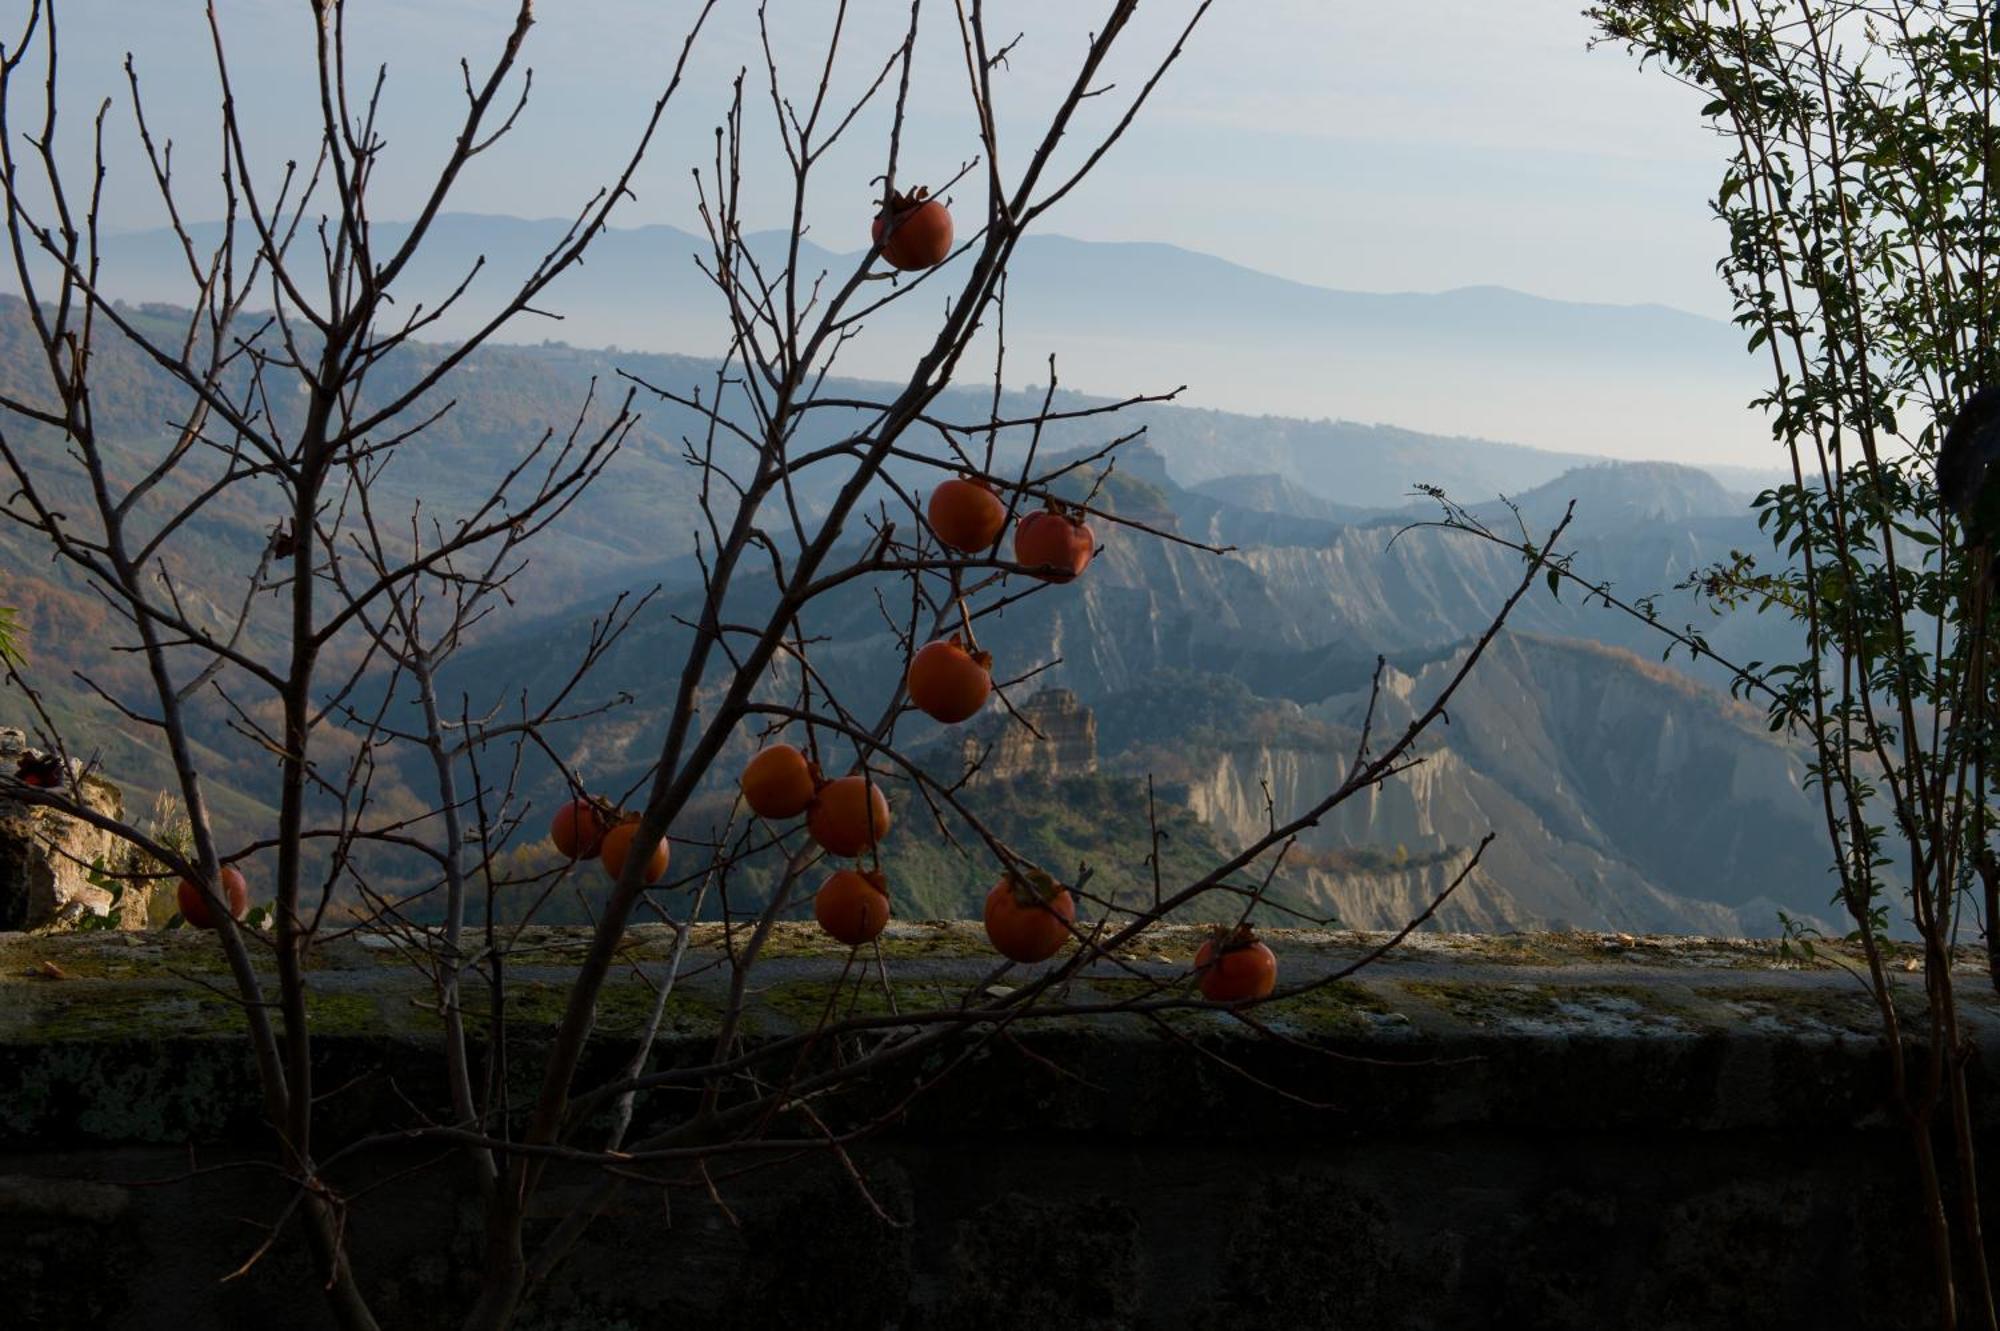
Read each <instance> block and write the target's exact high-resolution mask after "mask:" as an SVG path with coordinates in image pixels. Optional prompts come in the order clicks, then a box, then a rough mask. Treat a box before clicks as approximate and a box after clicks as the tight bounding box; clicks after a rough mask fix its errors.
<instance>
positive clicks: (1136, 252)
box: [103, 213, 1770, 466]
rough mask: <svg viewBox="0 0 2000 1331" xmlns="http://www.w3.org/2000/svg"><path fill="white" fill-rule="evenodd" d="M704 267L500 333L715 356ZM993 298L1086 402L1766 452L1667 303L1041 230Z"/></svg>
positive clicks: (884, 321) (427, 276) (528, 223)
mask: <svg viewBox="0 0 2000 1331" xmlns="http://www.w3.org/2000/svg"><path fill="white" fill-rule="evenodd" d="M567 226H568V223H567V222H566V221H557V220H553V219H551V220H524V219H520V218H510V217H499V216H490V215H483V214H471V213H451V214H445V215H443V216H441V217H439V218H438V219H437V222H436V223H435V226H434V230H433V233H432V242H431V244H429V245H428V246H427V247H426V248H425V249H424V250H423V251H421V252H420V254H419V257H418V259H417V261H416V262H415V263H414V264H413V265H412V266H411V268H410V269H409V270H408V271H407V272H406V273H405V275H404V277H403V282H404V283H405V286H404V298H405V305H406V308H407V307H408V303H409V302H412V301H416V300H423V301H425V302H426V303H427V304H435V303H436V302H437V301H438V300H439V299H440V298H442V297H443V296H444V295H445V294H447V293H448V292H450V291H451V290H453V289H454V288H455V287H456V286H457V285H458V284H459V282H460V281H461V280H463V279H464V278H465V277H466V275H467V274H468V273H469V272H470V271H471V269H472V266H473V262H474V259H475V258H478V257H483V258H484V259H485V261H486V263H485V266H484V269H483V270H482V271H481V272H480V274H479V275H478V277H476V278H475V279H474V281H473V283H472V287H471V289H470V292H469V295H468V297H467V299H466V301H465V302H463V303H462V306H461V308H459V309H458V310H456V311H454V312H453V313H451V314H449V315H447V316H446V317H445V318H444V319H443V320H442V321H441V322H440V323H438V324H437V325H436V326H435V328H434V330H433V332H432V335H433V336H436V337H440V338H450V337H455V336H462V335H464V333H465V332H466V331H467V330H468V329H469V328H470V327H471V326H473V324H474V322H476V321H477V320H479V319H481V318H483V317H484V315H483V313H482V311H484V310H486V309H488V308H490V303H491V301H492V300H493V299H494V298H495V294H496V293H497V292H499V291H500V290H501V289H502V287H503V284H504V283H506V282H509V281H511V280H514V279H515V278H517V277H518V276H519V275H521V274H525V273H526V272H528V271H530V270H531V269H532V268H533V267H534V266H535V264H536V263H537V261H539V260H540V258H541V257H542V255H543V254H544V253H546V252H547V250H548V249H549V248H551V247H552V246H553V245H554V244H555V242H556V241H557V240H558V239H559V238H560V236H561V235H562V233H563V231H564V229H565V228H566V227H567ZM377 230H378V235H379V237H380V241H381V243H383V244H389V243H393V242H394V241H395V240H396V239H397V238H398V237H399V236H400V235H401V234H403V229H402V227H401V226H400V225H399V224H396V223H378V224H377ZM194 231H195V234H196V237H197V240H198V241H199V242H200V243H201V244H203V245H213V244H215V243H216V242H217V241H218V240H219V239H220V227H219V224H205V225H201V226H197V227H195V228H194ZM866 234H867V227H866V221H865V219H862V218H859V217H857V219H856V225H855V229H854V233H853V236H852V237H851V244H848V245H846V246H844V247H843V246H841V245H840V244H838V243H836V244H835V245H833V246H832V247H822V246H821V245H820V244H818V243H816V241H815V240H807V241H805V242H802V243H801V247H800V262H801V265H802V268H803V269H804V270H805V272H806V274H807V275H812V274H817V273H818V272H820V271H822V270H826V271H830V272H834V273H839V274H845V273H846V272H848V271H850V270H851V269H852V267H853V266H854V265H855V263H857V262H858V260H859V258H860V255H861V253H862V250H861V245H862V244H863V242H864V240H865V237H866ZM747 240H748V243H749V245H750V246H751V248H752V249H753V250H754V251H756V252H757V253H758V254H759V257H760V261H761V262H764V263H766V264H768V263H769V262H771V261H772V260H773V259H775V258H776V257H777V255H778V254H780V253H782V251H783V244H784V238H783V237H781V236H779V235H778V234H777V233H769V232H767V233H760V234H755V235H752V236H750V237H748V238H747ZM706 252H707V251H706V242H705V241H704V240H702V239H700V238H698V237H696V236H694V235H692V234H690V233H689V232H686V231H683V230H681V229H679V228H676V227H672V226H666V225H659V224H656V225H650V226H642V227H635V228H630V229H617V228H614V229H612V230H609V231H607V232H605V233H604V234H603V235H602V236H601V237H600V238H599V239H598V241H597V242H596V246H595V248H594V249H593V251H592V254H591V258H590V260H589V262H588V263H587V264H585V265H584V266H582V267H580V268H577V269H575V270H573V271H572V272H571V273H569V274H566V275H565V276H564V277H563V278H562V279H560V280H559V281H558V282H557V283H556V285H555V286H554V287H552V288H551V289H550V291H549V292H547V293H546V294H545V296H544V298H542V299H541V300H538V302H537V305H538V307H541V308H545V309H550V310H553V311H555V312H557V313H560V314H561V315H562V316H563V321H562V322H561V323H556V322H553V321H550V320H545V319H535V318H527V319H524V320H523V321H521V322H519V323H517V324H516V325H514V326H512V327H510V328H509V329H508V330H507V331H506V333H505V336H507V337H510V338H513V339H516V340H523V339H525V340H533V339H536V338H538V337H542V336H556V335H560V336H561V337H562V338H563V339H564V340H566V341H569V342H573V343H577V344H579V345H595V346H606V345H616V346H620V347H628V348H637V349H640V350H643V351H650V352H674V353H682V354H694V355H708V354H713V353H714V351H715V350H716V349H717V348H719V347H720V346H721V345H722V340H723V339H722V334H723V323H722V319H721V305H720V303H719V299H718V297H717V295H716V293H715V291H714V289H713V287H712V286H711V284H710V283H709V281H708V279H707V278H706V277H705V276H703V275H702V273H701V272H700V271H699V270H698V269H697V268H696V266H695V263H694V258H693V256H694V255H695V254H697V253H704V254H705V253H706ZM183 264H184V260H183V257H182V254H181V250H180V248H179V246H178V243H177V242H176V241H175V240H174V239H173V238H172V237H171V236H170V235H169V234H168V233H166V232H161V231H152V232H136V233H131V234H128V235H122V236H117V237H112V238H110V240H109V241H108V242H107V244H106V246H105V256H104V277H103V282H104V288H105V290H107V291H108V292H110V293H112V294H114V295H120V296H122V297H123V298H125V299H127V300H132V301H151V300H166V301H179V300H185V298H186V274H185V270H184V267H183ZM950 280H951V272H950V270H946V271H945V272H943V273H940V274H938V275H937V276H936V277H935V278H933V279H931V282H930V285H929V287H928V290H930V291H935V292H937V293H940V294H942V293H945V292H947V291H949V290H950V287H949V282H950ZM1008 292H1009V304H1008V310H1007V323H1008V328H1009V341H1010V343H1012V353H1013V355H1014V356H1015V358H1016V359H1015V361H1014V363H1015V364H1018V365H1023V366H1029V365H1032V366H1040V365H1042V364H1043V363H1044V362H1045V358H1046V356H1047V355H1048V354H1049V353H1054V354H1055V355H1056V356H1057V358H1058V370H1059V373H1061V375H1062V377H1063V381H1064V382H1065V383H1067V384H1071V385H1077V386H1081V387H1084V388H1087V389H1090V390H1093V391H1097V392H1124V391H1128V390H1129V391H1136V390H1161V389H1166V388H1171V387H1173V386H1174V385H1176V384H1180V383H1186V384H1188V385H1189V386H1190V397H1189V401H1190V402H1193V403H1198V404H1203V405H1209V406H1214V407H1218V408H1225V409H1229V410H1234V411H1250V412H1267V411H1276V412H1282V413H1285V414H1289V415H1294V416H1300V417H1304V418H1307V419H1319V418H1324V417H1329V416H1332V415H1334V414H1336V413H1337V414H1339V415H1343V416H1347V417H1351V418H1356V419H1360V420H1364V421H1368V420H1372V421H1396V422H1398V423H1400V424H1402V425H1405V426H1409V427H1412V428H1414V429H1418V430H1421V431H1423V432H1426V433H1429V434H1443V435H1478V436H1484V437H1489V438H1499V439H1515V440H1521V441H1524V442H1528V443H1532V444H1535V445H1537V446H1540V447H1544V448H1550V449H1554V450H1557V451H1567V452H1579V453H1591V454H1599V455H1614V456H1619V457H1644V456H1658V457H1669V458H1682V459H1691V458H1702V459H1707V460H1721V459H1725V458H1726V459H1727V460H1728V461H1730V462H1731V463H1734V464H1740V465H1753V466H1754V465H1755V460H1756V459H1757V458H1758V457H1759V456H1760V455H1763V454H1766V453H1767V452H1768V450H1769V448H1770V434H1769V430H1768V428H1767V427H1766V426H1765V424H1764V423H1763V421H1762V420H1761V419H1759V418H1757V417H1755V416H1753V415H1752V414H1751V413H1749V412H1748V411H1747V409H1746V408H1745V405H1744V404H1745V403H1747V402H1748V401H1750V399H1751V398H1752V397H1754V396H1755V395H1756V393H1757V392H1758V391H1759V389H1760V387H1761V386H1762V382H1763V370H1762V368H1761V366H1760V365H1759V364H1758V363H1757V362H1756V361H1754V360H1753V359H1752V358H1751V357H1749V356H1748V355H1747V354H1746V353H1745V352H1744V350H1743V343H1742V337H1741V335H1740V333H1739V332H1738V331H1737V330H1736V329H1734V328H1732V327H1731V326H1730V325H1728V324H1725V323H1722V322H1719V321H1716V320H1711V319H1706V318H1703V317H1701V316H1698V315H1694V314H1689V313H1686V312H1684V311H1680V310H1675V309H1671V308H1668V307H1666V306H1660V305H1632V306H1620V305H1593V304H1584V303H1578V302H1568V301H1558V300H1550V299H1546V298H1543V297H1539V296H1532V295H1527V294H1525V293H1522V292H1518V291H1512V290H1509V289H1507V288H1503V287H1493V286H1472V287H1461V288H1457V289H1454V290H1450V291H1443V292H1435V293H1416V292H1399V293H1381V292H1363V291H1341V290H1337V289H1334V288H1328V287H1317V286H1311V285H1308V284H1306V283H1302V282H1294V281H1291V280H1289V279H1286V278H1281V277H1276V276H1272V275H1270V274H1268V273H1263V272H1258V271H1255V270H1253V269H1250V268H1244V267H1241V266H1239V265H1237V264H1234V263H1231V262H1229V261H1228V260H1225V259H1221V258H1217V257H1215V256H1213V255H1206V254H1199V253H1196V252H1194V251H1190V250H1184V249H1180V248H1178V247H1175V246H1172V245H1163V244H1157V243H1150V242H1100V241H1083V240H1075V239H1071V238H1069V237H1066V236H1061V235H1053V234H1042V233H1036V234H1030V235H1029V236H1027V237H1026V238H1024V239H1023V241H1022V242H1021V244H1020V246H1019V249H1018V252H1017V256H1016V260H1015V264H1014V267H1013V270H1012V275H1011V277H1010V281H1009V287H1008ZM937 316H938V305H937V301H936V300H934V299H931V298H930V297H928V296H923V297H919V298H917V299H915V300H912V301H906V302H901V303H899V304H898V305H897V306H895V307H893V308H891V309H890V310H887V311H884V312H882V313H881V314H880V315H879V316H877V317H875V318H872V319H871V320H870V321H869V325H868V336H867V337H866V338H863V339H862V340H860V341H859V342H857V343H855V344H854V345H853V346H852V347H851V348H850V349H849V350H847V351H846V352H845V353H844V355H845V356H846V357H847V359H846V361H845V370H846V372H847V373H850V374H857V375H861V376H864V377H866V376H871V375H874V376H882V375H891V374H894V373H896V372H898V371H900V369H901V368H902V367H903V366H905V365H907V364H908V363H909V362H910V359H911V353H912V351H913V350H914V349H915V348H916V347H918V346H919V345H921V344H923V343H926V342H927V341H928V336H929V333H930V330H931V328H932V326H933V325H934V323H935V320H936V318H937ZM983 355H984V353H983V352H982V353H976V354H975V355H974V357H973V359H972V362H971V363H975V364H976V363H979V362H980V360H981V359H982V358H983ZM1691 444H1693V445H1694V447H1692V448H1691V447H1690V445H1691Z"/></svg>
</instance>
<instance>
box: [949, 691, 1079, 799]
mask: <svg viewBox="0 0 2000 1331" xmlns="http://www.w3.org/2000/svg"><path fill="white" fill-rule="evenodd" d="M1016 710H1017V711H1019V712H1020V720H1016V719H1015V718H1013V717H1012V716H1008V715H1006V713H1005V711H1004V709H999V708H995V710H994V711H993V712H989V714H988V715H987V717H986V719H985V720H984V721H983V722H982V723H981V724H980V725H979V726H977V727H975V728H974V730H973V733H972V734H970V735H967V736H965V737H964V738H963V739H962V740H961V741H960V747H959V755H960V758H961V759H962V761H963V762H964V764H965V766H966V767H971V766H972V765H973V764H974V763H979V771H978V773H977V774H976V775H975V776H974V777H973V782H974V783H977V782H981V781H1012V780H1014V779H1015V778H1017V777H1022V776H1030V775H1034V776H1041V777H1045V778H1047V779H1049V780H1052V781H1054V780H1061V779H1063V778H1065V777H1073V776H1090V775H1092V774H1093V773H1095V772H1096V771H1097V717H1096V715H1095V714H1094V713H1093V712H1092V711H1091V710H1090V709H1089V708H1088V707H1086V706H1084V705H1083V702H1082V701H1081V700H1080V699H1079V698H1078V697H1077V696H1076V694H1074V693H1072V692H1071V691H1070V690H1068V689H1043V690H1042V691H1041V692H1040V693H1037V694H1035V695H1034V696H1032V697H1030V698H1029V699H1027V700H1026V701H1025V702H1022V703H1018V704H1016ZM1022 722H1026V723H1027V724H1026V725H1023V724H1022ZM1031 726H1032V727H1033V730H1030V729H1029V727H1031ZM1036 732H1040V733H1039V734H1037V733H1036ZM981 755H984V759H985V760H984V761H983V762H981V761H980V759H981Z"/></svg>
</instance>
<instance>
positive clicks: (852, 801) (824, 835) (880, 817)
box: [806, 774, 889, 857]
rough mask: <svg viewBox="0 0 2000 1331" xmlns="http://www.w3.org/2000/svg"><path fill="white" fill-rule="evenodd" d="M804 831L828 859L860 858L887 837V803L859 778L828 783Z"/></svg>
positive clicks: (879, 792)
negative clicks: (836, 856) (838, 857)
mask: <svg viewBox="0 0 2000 1331" xmlns="http://www.w3.org/2000/svg"><path fill="white" fill-rule="evenodd" d="M806 831H807V832H808V833H809V834H811V836H812V839H813V840H814V841H817V842H818V843H819V844H820V847H821V849H823V850H825V851H826V853H827V854H829V855H838V856H842V857H846V856H852V855H859V854H861V853H862V852H863V851H865V850H867V849H868V848H869V847H870V846H873V845H875V844H876V843H877V842H879V841H881V839H882V838H883V837H885V836H887V835H889V800H888V798H887V797H886V796H885V795H883V793H882V787H881V785H880V784H879V783H877V782H874V781H871V780H869V779H868V778H866V777H863V776H860V775H858V774H857V775H855V776H843V777H841V778H840V779H839V780H837V781H829V782H827V783H826V784H825V785H823V786H821V787H820V788H819V796H818V798H816V799H814V800H813V803H812V808H811V809H810V810H809V811H807V813H806Z"/></svg>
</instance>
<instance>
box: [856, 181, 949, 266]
mask: <svg viewBox="0 0 2000 1331" xmlns="http://www.w3.org/2000/svg"><path fill="white" fill-rule="evenodd" d="M870 234H871V235H872V236H873V238H874V241H875V243H876V244H877V245H880V246H881V247H882V257H883V258H885V259H887V260H888V261H889V266H890V267H892V268H900V269H902V270H903V271H904V272H906V273H907V272H915V271H917V270H919V269H924V268H935V267H937V266H938V265H939V264H941V263H943V262H944V261H945V258H946V256H948V255H949V254H950V253H951V210H950V209H949V208H946V207H945V206H944V205H943V204H941V203H939V202H938V201H937V200H936V199H933V198H931V197H930V191H928V190H926V189H924V188H923V187H922V186H918V187H917V189H916V190H914V191H912V192H911V193H910V194H908V195H904V194H891V195H890V196H889V203H888V206H887V207H885V208H883V209H882V211H881V212H879V213H877V214H876V215H875V225H874V228H873V230H872V231H871V232H870Z"/></svg>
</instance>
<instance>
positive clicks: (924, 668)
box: [905, 635, 993, 725]
mask: <svg viewBox="0 0 2000 1331" xmlns="http://www.w3.org/2000/svg"><path fill="white" fill-rule="evenodd" d="M905 682H906V683H907V684H908V685H909V689H910V701H911V702H913V703H915V704H916V705H917V708H918V710H920V711H922V712H923V713H924V714H925V715H926V716H928V717H930V718H931V719H932V720H933V721H942V722H944V723H945V724H946V725H957V724H958V723H959V722H960V721H964V720H967V719H968V718H970V717H972V716H975V715H977V714H978V712H979V709H980V708H982V707H984V706H985V705H986V699H987V696H988V695H989V694H991V693H992V692H993V658H992V657H991V656H989V655H988V654H987V653H985V652H980V651H967V650H966V648H965V640H964V639H963V638H960V637H958V636H957V635H953V636H952V637H950V638H940V639H938V640H937V641H936V642H932V643H926V644H925V645H924V647H923V649H922V650H921V651H919V652H918V653H917V654H916V655H915V656H913V657H911V658H910V671H909V675H908V676H907V677H906V680H905Z"/></svg>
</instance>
